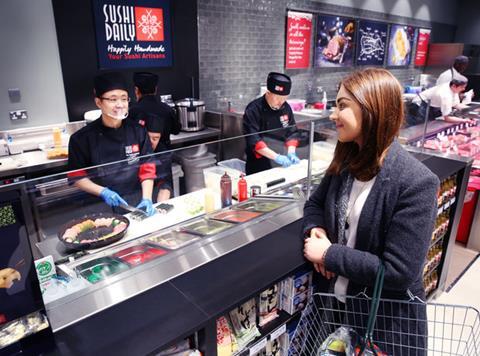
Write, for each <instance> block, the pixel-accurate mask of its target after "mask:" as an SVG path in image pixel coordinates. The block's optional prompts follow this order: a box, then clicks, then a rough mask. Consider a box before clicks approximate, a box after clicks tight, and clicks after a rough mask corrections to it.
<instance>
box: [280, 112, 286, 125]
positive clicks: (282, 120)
mask: <svg viewBox="0 0 480 356" xmlns="http://www.w3.org/2000/svg"><path fill="white" fill-rule="evenodd" d="M280 122H281V123H282V126H283V127H287V126H288V115H287V114H285V115H282V116H280Z"/></svg>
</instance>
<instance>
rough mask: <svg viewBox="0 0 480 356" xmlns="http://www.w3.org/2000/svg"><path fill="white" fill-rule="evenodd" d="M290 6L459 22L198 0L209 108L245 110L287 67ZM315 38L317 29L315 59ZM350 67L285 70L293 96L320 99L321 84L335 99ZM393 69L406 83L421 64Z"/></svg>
mask: <svg viewBox="0 0 480 356" xmlns="http://www.w3.org/2000/svg"><path fill="white" fill-rule="evenodd" d="M287 9H292V10H303V11H309V12H313V13H327V14H339V15H344V16H353V17H355V18H365V19H371V20H381V21H385V22H390V23H406V24H409V25H413V26H422V27H432V26H433V28H434V29H436V28H440V29H443V28H446V27H449V29H450V30H451V28H450V27H454V26H451V25H443V24H433V23H430V22H428V21H422V20H416V19H411V18H403V17H399V16H394V15H388V14H383V13H379V12H374V11H367V10H360V9H354V8H349V7H344V6H337V5H331V4H324V3H319V2H315V1H309V0H296V1H292V0H290V1H289V0H198V42H199V62H200V63H199V64H200V66H199V67H200V75H199V78H200V83H199V84H200V97H201V99H202V100H204V101H205V102H206V106H207V109H225V108H226V107H227V102H228V101H231V103H232V107H233V108H234V109H240V110H242V109H243V108H244V107H245V105H246V104H248V103H249V102H250V101H251V100H252V99H253V98H255V97H256V96H257V95H258V94H259V92H260V84H261V83H265V80H266V76H267V74H268V72H270V71H277V72H285V69H284V61H285V26H286V25H285V22H286V11H287ZM314 21H315V20H314ZM314 28H315V26H314ZM444 32H445V33H447V31H444ZM450 33H451V32H450ZM434 36H435V34H434V33H433V32H432V37H433V39H434V40H435V41H436V42H440V41H449V40H450V39H442V38H438V37H437V38H435V37H434ZM314 39H315V34H314V33H312V46H311V55H312V59H311V63H313V41H314ZM351 70H352V68H347V69H343V68H334V69H331V68H329V69H326V68H310V69H302V70H288V71H286V73H287V74H289V75H290V76H291V77H292V81H293V86H292V92H291V95H290V97H292V98H306V99H307V100H308V101H314V100H320V99H321V97H320V96H321V94H320V92H319V91H318V90H317V88H318V87H322V88H323V89H324V90H326V91H327V96H328V98H329V99H333V98H334V97H335V95H336V86H337V83H338V82H339V81H340V79H341V78H342V77H343V76H345V74H347V73H348V72H350V71H351ZM392 72H393V73H394V74H395V75H396V76H397V78H398V79H399V80H400V81H401V82H402V83H409V82H411V80H412V78H413V77H415V76H416V75H417V74H419V73H421V70H419V69H416V68H414V67H413V65H412V66H410V67H409V68H402V69H392Z"/></svg>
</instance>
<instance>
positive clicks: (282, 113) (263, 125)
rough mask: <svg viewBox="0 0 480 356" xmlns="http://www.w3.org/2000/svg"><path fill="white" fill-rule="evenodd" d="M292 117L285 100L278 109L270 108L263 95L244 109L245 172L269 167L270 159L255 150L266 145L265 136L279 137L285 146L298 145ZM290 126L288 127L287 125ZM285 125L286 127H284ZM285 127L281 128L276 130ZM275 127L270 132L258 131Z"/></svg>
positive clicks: (251, 172) (249, 172) (253, 171)
mask: <svg viewBox="0 0 480 356" xmlns="http://www.w3.org/2000/svg"><path fill="white" fill-rule="evenodd" d="M293 125H295V119H294V118H293V112H292V108H291V107H290V105H288V103H287V102H285V103H284V104H283V106H282V107H281V108H280V109H279V110H272V108H271V107H270V105H268V103H267V100H266V99H265V95H264V96H262V97H260V98H257V99H255V100H253V101H252V102H251V103H250V104H248V106H247V107H246V109H245V113H244V115H243V133H244V135H248V136H246V141H247V147H246V154H247V164H246V170H247V174H253V173H257V172H260V171H264V170H267V169H270V168H271V167H272V166H271V163H270V160H269V159H268V158H266V157H264V156H262V155H260V154H258V153H257V152H256V151H257V150H260V149H262V148H265V147H267V144H266V143H265V141H264V137H265V136H272V137H275V138H277V139H278V138H279V137H280V138H281V139H283V140H284V141H285V145H286V146H295V147H297V146H298V132H297V130H296V128H295V127H294V126H293ZM288 126H290V127H288ZM292 126H293V127H292ZM285 127H286V128H285ZM281 128H285V129H283V130H278V129H281ZM273 129H277V130H275V131H273V132H271V133H260V132H263V131H266V130H273Z"/></svg>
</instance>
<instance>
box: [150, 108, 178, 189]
mask: <svg viewBox="0 0 480 356" xmlns="http://www.w3.org/2000/svg"><path fill="white" fill-rule="evenodd" d="M164 122H165V121H163V120H159V119H158V118H156V117H149V118H148V119H147V120H146V123H145V128H146V130H147V133H148V132H155V133H160V134H161V135H162V136H160V141H159V142H158V145H157V147H155V150H154V152H155V153H158V154H157V155H155V156H154V161H155V163H156V165H157V167H156V172H157V179H156V180H155V186H154V192H153V196H157V194H158V191H159V190H160V189H168V190H169V191H170V196H171V197H173V193H174V192H173V177H172V152H168V149H167V147H166V145H165V143H162V137H163V132H164V131H163V130H164ZM165 151H166V152H165Z"/></svg>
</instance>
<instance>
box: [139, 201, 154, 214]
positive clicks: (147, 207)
mask: <svg viewBox="0 0 480 356" xmlns="http://www.w3.org/2000/svg"><path fill="white" fill-rule="evenodd" d="M137 209H142V210H143V211H145V212H146V213H147V215H148V216H152V215H153V214H155V212H156V210H155V208H154V207H153V203H152V201H151V200H150V199H145V198H144V199H142V201H141V202H140V204H138V205H137Z"/></svg>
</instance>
